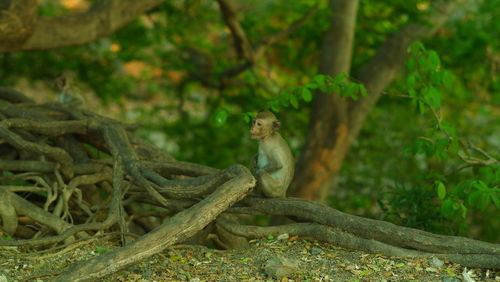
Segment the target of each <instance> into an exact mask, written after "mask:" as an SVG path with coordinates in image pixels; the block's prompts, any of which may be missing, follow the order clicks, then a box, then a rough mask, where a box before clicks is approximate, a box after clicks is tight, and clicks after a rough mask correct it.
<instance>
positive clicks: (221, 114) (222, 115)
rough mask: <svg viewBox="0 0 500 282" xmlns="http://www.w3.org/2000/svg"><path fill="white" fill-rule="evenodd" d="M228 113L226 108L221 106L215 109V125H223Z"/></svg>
mask: <svg viewBox="0 0 500 282" xmlns="http://www.w3.org/2000/svg"><path fill="white" fill-rule="evenodd" d="M227 117H228V113H227V111H226V110H225V109H223V108H219V109H217V110H216V111H215V115H214V122H215V126H222V125H224V124H225V123H226V120H227Z"/></svg>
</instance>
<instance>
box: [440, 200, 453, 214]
mask: <svg viewBox="0 0 500 282" xmlns="http://www.w3.org/2000/svg"><path fill="white" fill-rule="evenodd" d="M453 204H454V203H453V200H452V199H450V198H448V199H446V200H445V201H444V202H443V203H442V204H441V215H443V216H444V217H445V218H448V219H451V218H452V217H453Z"/></svg>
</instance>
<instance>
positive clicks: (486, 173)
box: [475, 166, 495, 185]
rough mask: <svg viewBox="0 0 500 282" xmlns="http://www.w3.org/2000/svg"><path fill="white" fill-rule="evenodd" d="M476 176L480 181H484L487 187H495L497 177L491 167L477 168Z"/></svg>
mask: <svg viewBox="0 0 500 282" xmlns="http://www.w3.org/2000/svg"><path fill="white" fill-rule="evenodd" d="M475 175H476V177H477V178H479V180H481V181H483V182H484V183H485V184H486V185H493V184H494V183H493V182H494V180H495V175H494V174H493V169H492V168H491V167H489V166H480V167H477V168H476V171H475Z"/></svg>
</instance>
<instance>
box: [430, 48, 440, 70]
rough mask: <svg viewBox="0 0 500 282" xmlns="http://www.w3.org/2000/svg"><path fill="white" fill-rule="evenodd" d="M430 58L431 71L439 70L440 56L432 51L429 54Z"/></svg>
mask: <svg viewBox="0 0 500 282" xmlns="http://www.w3.org/2000/svg"><path fill="white" fill-rule="evenodd" d="M427 55H428V56H429V68H430V69H431V70H437V69H438V68H439V66H440V65H441V61H440V60H439V55H438V54H437V53H436V51H434V50H430V51H428V52H427Z"/></svg>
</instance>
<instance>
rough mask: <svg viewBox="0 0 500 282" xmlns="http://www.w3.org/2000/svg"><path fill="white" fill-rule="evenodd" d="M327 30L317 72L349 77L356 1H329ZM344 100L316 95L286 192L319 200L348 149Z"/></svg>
mask: <svg viewBox="0 0 500 282" xmlns="http://www.w3.org/2000/svg"><path fill="white" fill-rule="evenodd" d="M330 9H331V13H332V15H331V26H330V29H329V30H328V31H327V32H326V34H325V37H324V40H323V44H322V47H321V56H320V60H321V61H320V67H319V72H320V73H322V74H327V75H331V76H335V75H338V74H340V73H349V70H350V67H351V58H352V47H353V43H354V30H355V24H356V14H357V10H358V0H332V1H331V2H330ZM348 105H349V104H348V100H347V99H344V98H340V97H339V96H338V95H331V94H326V93H317V95H315V97H314V100H313V108H312V115H311V121H310V124H309V132H308V137H307V142H306V145H305V147H304V150H303V152H302V155H301V157H300V159H299V161H298V163H297V169H296V171H297V174H296V176H295V179H294V181H293V183H292V186H291V188H290V192H291V193H292V195H294V196H299V197H302V198H305V199H318V197H321V195H320V194H321V191H322V187H323V185H324V184H325V182H327V181H328V180H329V179H330V178H331V176H332V175H333V174H335V173H336V172H337V171H338V170H339V169H340V167H341V165H342V162H343V160H344V156H345V155H346V153H347V149H348V148H349V145H350V143H351V142H352V140H350V139H349V138H348V137H349V124H348V122H349V119H348Z"/></svg>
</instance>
